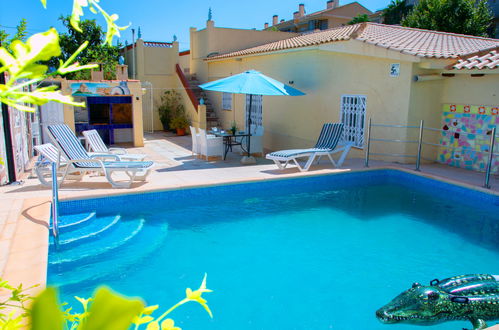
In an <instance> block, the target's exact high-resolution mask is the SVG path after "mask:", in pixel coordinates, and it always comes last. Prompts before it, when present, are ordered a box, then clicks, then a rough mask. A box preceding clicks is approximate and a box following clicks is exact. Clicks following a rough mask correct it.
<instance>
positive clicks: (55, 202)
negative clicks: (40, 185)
mask: <svg viewBox="0 0 499 330" xmlns="http://www.w3.org/2000/svg"><path fill="white" fill-rule="evenodd" d="M57 165H58V164H57V163H55V162H53V163H52V234H53V235H54V238H55V240H56V241H57V238H58V237H59V186H58V184H57V167H58V166H57Z"/></svg>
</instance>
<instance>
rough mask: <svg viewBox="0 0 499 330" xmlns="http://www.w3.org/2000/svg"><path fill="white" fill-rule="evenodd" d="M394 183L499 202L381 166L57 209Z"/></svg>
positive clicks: (131, 206) (110, 208)
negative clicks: (367, 169) (374, 168)
mask: <svg viewBox="0 0 499 330" xmlns="http://www.w3.org/2000/svg"><path fill="white" fill-rule="evenodd" d="M379 184H398V185H403V186H406V187H407V188H409V189H414V190H417V191H421V192H424V193H429V194H436V195H438V196H445V197H446V198H448V199H449V200H452V201H456V202H460V203H461V202H463V201H466V202H468V203H469V204H471V205H475V206H476V205H480V206H481V207H483V205H492V206H499V197H497V196H495V195H492V194H488V193H484V192H481V191H477V190H472V189H467V188H465V187H461V186H457V185H454V184H450V183H447V182H443V181H437V180H433V179H429V178H426V177H423V176H419V175H415V174H411V173H407V172H404V171H398V170H391V169H381V170H371V171H362V172H346V173H338V174H327V175H317V176H309V177H300V178H292V179H277V180H264V181H257V182H249V183H238V184H227V185H219V186H209V187H201V188H185V189H178V190H169V191H160V192H149V193H140V194H127V195H119V196H109V197H103V198H94V199H82V200H72V201H63V202H61V203H60V207H59V210H60V213H61V214H62V215H64V214H71V213H74V212H75V210H78V212H88V211H94V210H98V211H99V212H103V213H105V212H116V211H120V212H125V211H127V210H136V209H137V205H139V204H140V203H143V202H151V201H153V202H156V203H162V204H164V205H165V207H168V205H176V204H177V203H181V204H182V205H185V206H186V207H188V206H189V205H193V206H195V205H197V204H198V203H199V200H202V199H203V198H204V197H213V195H219V196H220V201H221V202H223V201H224V196H237V195H240V196H245V195H255V194H257V195H258V196H261V197H265V196H274V195H276V194H281V193H285V194H288V193H301V192H310V191H318V190H331V189H343V188H348V187H355V186H366V185H379Z"/></svg>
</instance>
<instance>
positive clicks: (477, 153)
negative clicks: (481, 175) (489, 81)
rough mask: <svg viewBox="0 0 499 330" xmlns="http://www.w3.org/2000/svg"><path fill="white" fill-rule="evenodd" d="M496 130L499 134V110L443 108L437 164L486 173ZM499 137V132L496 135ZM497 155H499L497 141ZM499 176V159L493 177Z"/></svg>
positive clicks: (461, 106) (471, 107) (498, 108)
mask: <svg viewBox="0 0 499 330" xmlns="http://www.w3.org/2000/svg"><path fill="white" fill-rule="evenodd" d="M493 127H497V129H498V130H499V106H479V105H466V104H464V105H462V104H461V105H459V104H444V106H443V114H442V129H443V131H442V137H441V139H440V144H441V145H442V146H443V147H441V148H440V150H439V154H438V161H439V162H441V163H444V164H447V165H450V166H455V167H460V168H465V169H469V170H475V171H485V169H486V167H487V161H488V152H489V145H490V137H491V134H492V129H493ZM496 134H499V131H498V132H497V133H496ZM494 153H499V137H496V144H495V147H494ZM498 172H499V157H498V156H495V157H494V159H493V161H492V173H498Z"/></svg>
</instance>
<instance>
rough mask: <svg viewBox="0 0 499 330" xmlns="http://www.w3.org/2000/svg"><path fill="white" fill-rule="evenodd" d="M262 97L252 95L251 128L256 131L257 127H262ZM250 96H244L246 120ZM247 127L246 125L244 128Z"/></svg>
mask: <svg viewBox="0 0 499 330" xmlns="http://www.w3.org/2000/svg"><path fill="white" fill-rule="evenodd" d="M262 100H263V98H262V96H261V95H253V98H252V101H251V113H250V116H251V126H252V128H253V129H254V130H255V131H256V130H257V128H258V127H262V126H263V118H262V107H263V104H262ZM249 101H250V96H249V95H246V118H248V108H249ZM245 127H248V123H246V126H245Z"/></svg>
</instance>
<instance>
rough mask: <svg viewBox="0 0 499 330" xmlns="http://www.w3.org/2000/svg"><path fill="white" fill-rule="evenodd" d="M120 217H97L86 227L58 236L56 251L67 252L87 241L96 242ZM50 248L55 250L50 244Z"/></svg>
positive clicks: (53, 245)
mask: <svg viewBox="0 0 499 330" xmlns="http://www.w3.org/2000/svg"><path fill="white" fill-rule="evenodd" d="M120 218H121V216H119V215H113V216H107V217H97V218H94V219H93V221H90V222H89V223H88V225H87V226H85V227H82V228H80V229H77V230H75V231H71V232H69V233H63V234H61V235H60V236H59V242H58V246H57V249H58V251H62V250H67V249H70V248H73V247H75V246H78V245H81V244H86V243H88V242H89V241H92V240H96V239H98V238H100V237H101V235H103V234H104V233H105V232H106V231H108V230H110V229H112V228H113V227H114V226H116V224H117V223H118V222H119V220H120ZM52 241H53V240H52ZM50 248H52V249H55V248H56V246H55V244H51V245H50V246H49V252H50Z"/></svg>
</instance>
